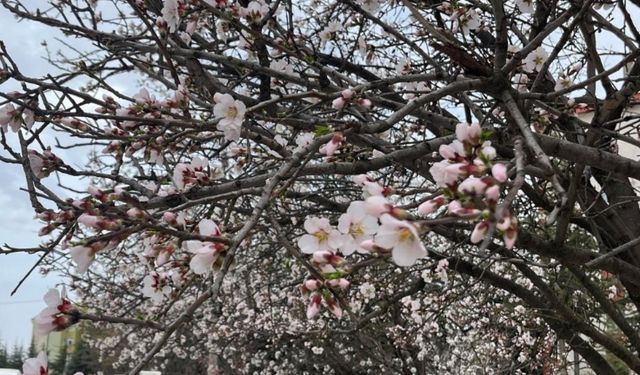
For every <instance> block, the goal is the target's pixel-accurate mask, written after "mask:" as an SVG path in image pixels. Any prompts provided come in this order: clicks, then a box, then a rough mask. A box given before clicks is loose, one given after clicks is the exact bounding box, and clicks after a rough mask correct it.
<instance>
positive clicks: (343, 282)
mask: <svg viewBox="0 0 640 375" xmlns="http://www.w3.org/2000/svg"><path fill="white" fill-rule="evenodd" d="M327 285H328V286H330V287H332V288H340V289H343V290H344V289H347V288H348V287H349V285H351V283H350V282H349V280H347V279H345V278H343V277H341V278H339V279H333V280H327Z"/></svg>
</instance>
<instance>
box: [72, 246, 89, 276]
mask: <svg viewBox="0 0 640 375" xmlns="http://www.w3.org/2000/svg"><path fill="white" fill-rule="evenodd" d="M69 255H71V259H73V261H74V262H75V264H76V270H77V271H78V273H85V272H87V270H88V269H89V266H90V265H91V263H93V260H94V258H95V255H96V251H94V249H93V248H91V247H86V246H74V247H72V248H70V249H69Z"/></svg>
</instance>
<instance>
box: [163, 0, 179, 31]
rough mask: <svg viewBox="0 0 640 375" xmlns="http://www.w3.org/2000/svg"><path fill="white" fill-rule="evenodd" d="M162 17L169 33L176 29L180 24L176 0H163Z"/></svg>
mask: <svg viewBox="0 0 640 375" xmlns="http://www.w3.org/2000/svg"><path fill="white" fill-rule="evenodd" d="M162 19H163V20H164V21H165V23H166V25H167V28H168V29H169V32H170V33H172V32H174V31H176V29H177V28H178V25H179V24H180V3H179V2H178V0H164V6H163V7H162Z"/></svg>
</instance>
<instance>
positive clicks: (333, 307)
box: [324, 295, 342, 318]
mask: <svg viewBox="0 0 640 375" xmlns="http://www.w3.org/2000/svg"><path fill="white" fill-rule="evenodd" d="M324 301H325V302H326V304H327V307H328V308H329V311H331V313H332V314H333V315H335V316H336V317H337V318H341V317H342V308H341V307H340V304H339V303H338V301H337V300H336V297H334V296H333V295H327V296H325V297H324Z"/></svg>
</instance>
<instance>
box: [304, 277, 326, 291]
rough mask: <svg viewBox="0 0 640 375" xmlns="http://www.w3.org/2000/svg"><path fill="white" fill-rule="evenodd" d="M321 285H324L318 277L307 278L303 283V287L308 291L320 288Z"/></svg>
mask: <svg viewBox="0 0 640 375" xmlns="http://www.w3.org/2000/svg"><path fill="white" fill-rule="evenodd" d="M320 286H322V283H321V282H320V280H316V279H309V280H306V281H305V282H304V284H302V287H303V289H306V290H307V291H310V290H316V289H318V288H320Z"/></svg>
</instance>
